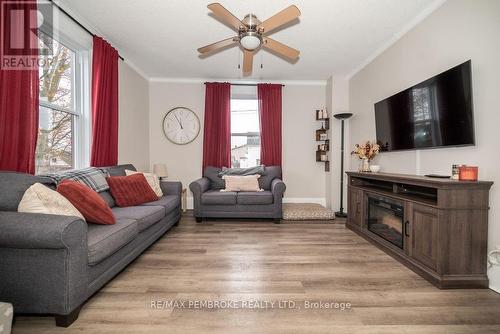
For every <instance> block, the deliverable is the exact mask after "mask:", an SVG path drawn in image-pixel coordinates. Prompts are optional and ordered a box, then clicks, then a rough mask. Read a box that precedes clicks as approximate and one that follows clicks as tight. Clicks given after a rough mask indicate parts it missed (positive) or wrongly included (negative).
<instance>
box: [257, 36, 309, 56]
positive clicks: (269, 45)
mask: <svg viewBox="0 0 500 334" xmlns="http://www.w3.org/2000/svg"><path fill="white" fill-rule="evenodd" d="M262 40H263V43H262V46H263V47H264V48H266V49H269V50H272V51H274V52H276V53H278V54H280V55H282V56H284V57H286V58H288V59H291V60H295V59H297V58H298V57H299V54H300V51H299V50H296V49H294V48H291V47H289V46H286V45H285V44H281V43H280V42H278V41H275V40H274V39H271V38H269V37H263V38H262Z"/></svg>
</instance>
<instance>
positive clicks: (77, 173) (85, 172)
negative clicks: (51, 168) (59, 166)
mask: <svg viewBox="0 0 500 334" xmlns="http://www.w3.org/2000/svg"><path fill="white" fill-rule="evenodd" d="M45 176H46V177H49V178H51V179H53V180H54V182H55V183H56V184H59V182H62V181H63V180H74V181H78V182H81V183H83V184H85V185H87V186H89V187H90V188H92V189H94V190H95V191H97V192H98V193H100V192H101V191H105V190H108V189H109V186H108V183H107V182H106V176H108V175H107V173H106V172H104V171H102V170H101V169H99V168H97V167H88V168H83V169H75V170H68V171H65V172H61V173H56V174H47V175H45Z"/></svg>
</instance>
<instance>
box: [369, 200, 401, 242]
mask: <svg viewBox="0 0 500 334" xmlns="http://www.w3.org/2000/svg"><path fill="white" fill-rule="evenodd" d="M404 229H405V224H404V205H403V203H402V202H400V201H397V200H393V199H389V198H387V197H375V196H372V195H370V196H368V230H370V231H371V232H373V233H375V234H376V235H378V236H379V237H381V238H383V239H385V240H387V241H389V242H390V243H392V244H393V245H395V246H397V247H399V248H401V249H404V244H403V243H404V237H403V233H405V231H404Z"/></svg>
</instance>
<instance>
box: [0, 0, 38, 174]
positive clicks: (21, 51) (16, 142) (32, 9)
mask: <svg viewBox="0 0 500 334" xmlns="http://www.w3.org/2000/svg"><path fill="white" fill-rule="evenodd" d="M0 6H1V8H2V9H3V11H2V20H1V23H0V24H1V25H2V27H1V29H0V31H1V32H2V36H1V42H2V48H1V49H2V52H3V53H2V55H1V58H2V62H4V61H6V60H8V59H11V60H12V59H14V58H17V59H18V60H19V61H21V60H24V61H27V62H29V63H30V64H31V65H33V66H30V65H17V66H16V65H13V66H12V67H11V68H10V69H9V67H8V66H0V170H8V171H17V172H23V173H31V174H34V173H35V151H36V141H37V136H38V91H39V78H38V65H37V62H36V60H37V59H38V49H37V45H38V37H37V31H36V29H29V28H30V27H36V26H37V25H36V20H37V16H36V9H37V6H36V2H32V1H29V2H26V3H22V2H16V3H10V4H8V3H7V0H0ZM7 9H15V10H21V12H19V11H17V13H22V14H21V15H20V16H16V15H13V16H12V15H10V13H9V12H8V11H6V10H7ZM11 37H12V38H11ZM20 45H24V48H20V47H19V46H20ZM12 46H14V47H19V48H17V49H16V48H12ZM10 63H11V64H12V62H10ZM16 63H17V64H19V62H18V61H16Z"/></svg>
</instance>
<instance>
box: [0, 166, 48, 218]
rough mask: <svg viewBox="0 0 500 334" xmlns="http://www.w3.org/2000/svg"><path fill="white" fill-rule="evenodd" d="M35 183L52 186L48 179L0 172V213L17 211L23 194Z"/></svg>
mask: <svg viewBox="0 0 500 334" xmlns="http://www.w3.org/2000/svg"><path fill="white" fill-rule="evenodd" d="M35 183H41V184H45V185H47V186H49V185H54V181H53V180H52V179H50V178H48V177H41V176H33V175H30V174H24V173H15V172H0V211H17V207H18V206H19V202H21V198H23V195H24V193H25V192H26V190H28V188H29V187H31V186H32V185H34V184H35Z"/></svg>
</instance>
